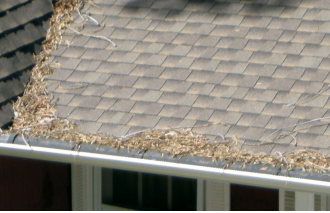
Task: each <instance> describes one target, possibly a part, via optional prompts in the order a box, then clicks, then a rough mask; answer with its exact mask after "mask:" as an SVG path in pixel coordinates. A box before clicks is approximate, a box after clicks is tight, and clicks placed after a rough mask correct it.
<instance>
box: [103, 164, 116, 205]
mask: <svg viewBox="0 0 330 213" xmlns="http://www.w3.org/2000/svg"><path fill="white" fill-rule="evenodd" d="M112 180H113V179H112V169H108V168H102V203H104V204H108V205H111V204H112V202H113V200H112V198H113V196H112V185H113V184H112Z"/></svg>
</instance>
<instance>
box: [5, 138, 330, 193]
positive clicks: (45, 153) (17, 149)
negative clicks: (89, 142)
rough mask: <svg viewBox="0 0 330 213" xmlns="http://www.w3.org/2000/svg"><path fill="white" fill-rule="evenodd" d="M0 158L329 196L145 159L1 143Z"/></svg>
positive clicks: (293, 184)
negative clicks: (205, 180) (37, 160)
mask: <svg viewBox="0 0 330 213" xmlns="http://www.w3.org/2000/svg"><path fill="white" fill-rule="evenodd" d="M0 155H8V156H15V157H24V158H33V159H40V160H48V161H57V162H65V163H73V164H90V165H93V166H100V167H108V168H115V169H125V170H133V171H140V172H149V173H157V174H164V175H173V176H181V177H189V178H202V179H210V180H223V181H230V182H234V183H239V184H247V185H255V186H264V187H269V188H283V189H288V190H295V191H296V190H298V191H306V192H314V193H324V194H328V193H329V192H330V182H325V181H317V180H307V179H300V178H291V177H283V176H275V175H268V174H259V173H253V172H245V171H236V170H229V169H220V168H211V167H204V166H195V165H187V164H180V163H171V162H163V161H154V160H147V159H138V158H128V157H119V156H111V155H103V154H93V153H86V152H77V151H68V150H60V149H51V148H43V147H31V148H30V147H29V146H25V145H17V144H5V143H0Z"/></svg>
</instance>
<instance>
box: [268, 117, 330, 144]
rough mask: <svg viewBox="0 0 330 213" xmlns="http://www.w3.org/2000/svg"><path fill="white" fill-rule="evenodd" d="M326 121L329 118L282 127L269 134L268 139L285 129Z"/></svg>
mask: <svg viewBox="0 0 330 213" xmlns="http://www.w3.org/2000/svg"><path fill="white" fill-rule="evenodd" d="M327 119H330V116H329V117H325V118H316V119H313V120H310V121H306V122H304V123H298V124H294V125H291V126H286V127H283V128H280V129H277V130H276V131H274V132H273V133H272V134H270V135H269V136H268V137H267V139H268V138H270V137H272V136H273V135H274V134H275V133H277V132H279V131H281V130H284V129H287V128H291V127H296V126H300V125H305V124H309V123H313V122H316V121H322V120H327Z"/></svg>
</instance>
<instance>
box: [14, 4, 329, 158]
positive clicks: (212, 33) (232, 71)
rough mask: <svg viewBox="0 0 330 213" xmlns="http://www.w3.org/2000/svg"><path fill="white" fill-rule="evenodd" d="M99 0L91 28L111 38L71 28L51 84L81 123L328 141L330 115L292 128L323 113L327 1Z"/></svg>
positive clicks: (271, 149)
mask: <svg viewBox="0 0 330 213" xmlns="http://www.w3.org/2000/svg"><path fill="white" fill-rule="evenodd" d="M94 2H95V3H96V5H98V7H99V9H98V8H96V7H94V6H90V7H88V9H87V10H86V11H85V12H88V13H90V14H91V16H92V17H95V18H96V19H97V20H98V21H100V23H101V25H103V24H106V26H105V27H104V29H103V30H101V31H100V32H97V33H96V34H98V35H103V36H106V37H108V38H110V39H112V40H113V41H114V42H115V43H116V44H117V45H118V46H117V47H113V46H112V45H111V44H110V43H108V42H105V41H103V40H99V39H94V38H88V37H82V36H78V35H75V34H72V32H71V33H70V32H69V31H68V32H67V35H66V38H67V39H68V40H69V41H71V45H70V46H67V44H63V45H61V46H59V49H58V50H56V51H54V52H53V53H52V55H53V56H54V59H53V60H56V61H58V62H59V63H60V64H61V67H60V68H56V69H55V72H54V73H53V74H52V75H50V76H48V80H47V81H49V82H50V83H51V84H49V85H51V86H50V87H49V90H50V91H53V92H54V95H55V96H56V97H59V99H60V100H59V102H58V109H59V115H60V117H62V118H69V119H71V120H74V121H76V122H78V126H79V128H80V129H81V130H82V131H85V132H104V133H108V134H110V135H114V136H122V135H125V134H129V133H132V132H134V131H138V130H141V129H146V128H166V127H173V128H175V127H194V126H195V128H193V130H194V131H196V132H198V133H201V134H204V135H206V136H209V137H210V138H220V139H221V137H222V136H223V137H236V138H238V140H239V142H238V143H237V144H238V145H240V146H242V147H243V148H246V149H248V150H252V151H256V152H257V151H262V152H267V153H275V152H276V151H280V152H284V151H286V150H287V151H290V150H293V149H295V147H290V146H293V144H294V143H292V142H293V140H296V141H297V143H298V147H301V148H303V147H312V148H316V149H328V148H330V141H329V135H330V134H329V132H330V131H329V128H328V125H327V124H328V123H327V122H328V121H329V120H322V121H318V122H310V123H307V124H304V125H297V124H301V123H304V122H307V121H309V120H313V119H318V118H324V117H327V116H329V115H330V112H329V111H328V110H329V108H330V107H329V106H330V104H329V103H330V100H329V94H330V92H329V91H328V89H329V83H330V80H329V79H330V77H329V71H330V60H329V55H330V30H329V29H330V24H329V21H330V3H328V2H327V1H325V0H323V1H315V0H304V1H301V0H297V1H280V0H264V1H239V0H237V1H230V0H214V1H193V0H190V1H189V0H183V1H177V0H148V1H137V0H126V1H121V0H117V1H115V0H112V1H104V0H94ZM75 20H76V21H75V22H74V23H73V25H72V26H73V27H75V26H78V25H79V24H80V21H81V20H80V19H75ZM89 27H90V26H87V25H86V26H85V28H84V30H83V31H82V32H91V31H90V29H89ZM21 42H23V41H21ZM8 48H9V47H8ZM75 86H77V87H75ZM204 124H209V125H206V126H205V125H204ZM281 128H283V130H282V131H277V132H276V134H273V135H272V133H273V132H275V131H276V130H278V129H281ZM288 133H290V135H291V136H288V137H282V138H280V137H278V136H279V135H281V134H288ZM219 136H220V137H219ZM276 138H277V139H276ZM272 139H274V140H273V142H274V143H273V144H270V145H269V144H268V145H267V146H255V145H258V144H259V143H261V142H265V141H268V142H270V141H272ZM251 144H255V145H254V146H251ZM283 144H285V145H286V146H287V148H286V149H283ZM290 144H291V145H290ZM321 151H322V150H321ZM323 151H324V150H323Z"/></svg>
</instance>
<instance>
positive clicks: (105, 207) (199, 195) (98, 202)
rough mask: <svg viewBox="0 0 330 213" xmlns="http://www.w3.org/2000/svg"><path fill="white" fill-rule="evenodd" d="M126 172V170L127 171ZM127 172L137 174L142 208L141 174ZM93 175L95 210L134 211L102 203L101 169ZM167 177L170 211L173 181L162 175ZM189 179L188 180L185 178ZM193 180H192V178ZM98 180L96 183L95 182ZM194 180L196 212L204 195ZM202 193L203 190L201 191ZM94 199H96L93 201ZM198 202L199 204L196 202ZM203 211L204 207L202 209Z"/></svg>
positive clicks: (111, 169)
mask: <svg viewBox="0 0 330 213" xmlns="http://www.w3.org/2000/svg"><path fill="white" fill-rule="evenodd" d="M106 169H108V171H109V172H111V173H112V171H113V170H114V169H113V168H106ZM127 171H128V170H127ZM129 172H136V173H138V180H137V181H138V183H137V184H138V207H139V208H142V204H143V195H142V191H143V178H142V174H143V172H137V171H132V170H130V171H129ZM95 175H97V177H95V179H94V180H95V181H94V185H95V186H96V185H97V186H96V187H95V189H96V190H95V192H94V194H98V196H94V200H95V202H94V203H95V204H96V205H95V206H97V205H99V207H98V208H97V209H95V210H102V211H110V210H125V211H131V210H133V211H135V210H136V209H130V208H125V207H120V206H115V205H110V204H105V203H103V202H102V168H100V167H99V171H98V173H97V174H96V173H95ZM154 175H161V174H154ZM163 176H166V177H167V209H172V205H173V202H172V197H173V196H172V193H173V192H172V180H173V176H170V175H163ZM112 177H113V176H112V175H111V178H110V179H109V180H108V181H110V182H112V181H113V180H112ZM180 178H187V177H180ZM187 179H189V178H187ZM192 179H194V178H192ZM96 180H98V181H96ZM195 180H196V198H195V199H196V210H198V209H201V207H200V206H201V205H202V206H204V203H203V204H202V203H201V201H203V202H204V193H200V191H201V189H199V188H200V187H199V185H200V184H201V183H200V182H199V181H198V179H195ZM110 184H111V183H110ZM203 192H204V189H203ZM112 193H113V192H112V191H111V192H110V194H111V196H113V194H112ZM95 198H96V199H95ZM198 201H199V202H198ZM203 209H204V207H203Z"/></svg>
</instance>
